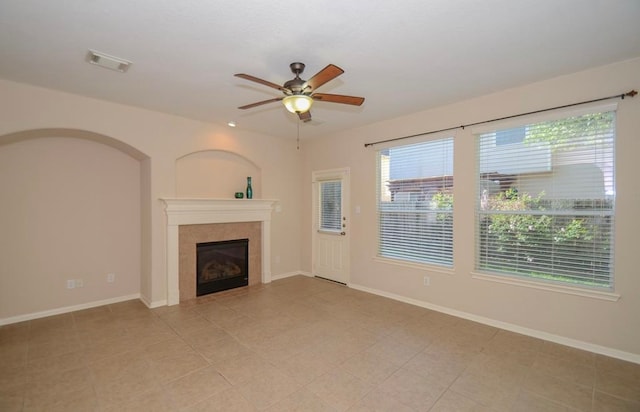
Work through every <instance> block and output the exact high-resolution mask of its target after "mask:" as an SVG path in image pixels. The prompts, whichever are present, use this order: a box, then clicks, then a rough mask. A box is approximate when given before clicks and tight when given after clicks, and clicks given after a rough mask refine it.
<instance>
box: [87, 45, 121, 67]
mask: <svg viewBox="0 0 640 412" xmlns="http://www.w3.org/2000/svg"><path fill="white" fill-rule="evenodd" d="M87 61H88V62H89V63H91V64H95V65H97V66H100V67H104V68H105V69H111V70H116V71H119V72H121V73H124V72H126V71H127V70H128V69H129V66H131V62H130V61H128V60H125V59H121V58H119V57H114V56H109V55H108V54H104V53H101V52H98V51H95V50H91V49H90V50H89V54H88V55H87Z"/></svg>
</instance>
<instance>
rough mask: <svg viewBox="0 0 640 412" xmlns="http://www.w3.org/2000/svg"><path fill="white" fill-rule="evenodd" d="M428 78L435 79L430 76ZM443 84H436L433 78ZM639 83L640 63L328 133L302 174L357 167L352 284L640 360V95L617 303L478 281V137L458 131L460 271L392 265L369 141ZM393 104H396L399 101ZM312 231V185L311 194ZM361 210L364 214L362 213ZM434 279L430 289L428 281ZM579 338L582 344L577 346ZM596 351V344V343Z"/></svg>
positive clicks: (626, 132) (619, 238)
mask: <svg viewBox="0 0 640 412" xmlns="http://www.w3.org/2000/svg"><path fill="white" fill-rule="evenodd" d="M427 81H429V80H428V79H427ZM433 81H437V79H433ZM639 87H640V59H636V60H633V61H628V62H622V63H619V64H616V65H612V66H607V67H601V68H596V69H593V70H589V71H585V72H581V73H577V74H572V75H568V76H564V77H561V78H557V79H553V80H549V81H545V82H541V83H536V84H531V85H528V86H525V87H520V88H515V89H510V90H506V91H503V92H499V93H496V94H492V95H488V96H483V97H479V98H476V99H472V100H467V101H463V102H460V103H456V104H452V105H448V106H443V107H439V108H435V109H433V110H427V111H424V112H420V113H416V114H412V115H408V116H406V117H403V118H396V119H392V120H388V121H383V122H380V123H377V124H372V125H369V126H367V127H363V128H359V129H356V130H350V131H347V132H343V133H339V134H335V135H332V136H327V137H326V138H324V139H319V140H314V141H313V142H308V143H306V144H305V145H304V147H303V151H304V154H305V160H304V165H303V172H302V174H303V176H305V177H307V178H308V179H310V177H311V173H312V171H314V170H323V169H332V168H338V167H350V168H351V193H350V195H351V205H352V210H351V216H352V219H351V279H350V283H351V284H352V285H353V286H356V287H363V288H368V289H371V290H375V291H377V292H378V293H386V294H392V295H395V296H396V297H400V298H403V299H413V300H416V301H418V302H421V303H423V304H425V305H427V306H428V305H432V306H437V307H439V308H441V309H445V310H450V311H454V312H456V311H457V312H458V313H464V314H467V315H469V316H470V317H479V318H482V319H484V320H490V321H494V322H495V323H496V324H499V323H500V322H503V323H505V324H508V325H510V326H512V329H516V330H517V329H520V330H522V331H527V332H530V331H534V332H536V333H537V334H538V335H539V336H543V337H544V336H547V337H553V338H554V339H557V338H560V339H565V340H566V342H569V343H576V342H578V343H585V344H586V347H591V348H595V349H598V347H604V348H608V349H612V350H613V352H612V353H616V352H615V351H620V352H621V356H623V357H626V358H632V359H634V360H635V361H637V362H640V318H639V317H638V316H639V314H640V276H638V263H637V262H638V260H637V249H638V248H637V234H638V233H640V219H639V218H638V210H639V208H638V205H639V204H640V185H639V184H638V180H637V176H638V160H637V157H638V154H639V153H640V137H639V136H640V132H639V131H640V97H636V98H635V99H625V100H624V101H622V102H620V105H619V109H618V140H617V200H616V202H617V203H616V208H617V210H616V212H617V226H616V254H615V267H616V269H615V279H616V292H617V293H618V294H620V295H621V298H620V299H619V300H618V301H616V302H610V301H605V300H599V299H594V298H591V297H582V296H575V295H569V294H563V293H558V292H552V291H544V290H539V289H532V288H527V287H522V286H515V285H508V284H502V283H496V282H491V281H487V280H478V279H473V278H472V277H471V272H472V271H473V261H474V256H473V253H474V252H473V251H474V243H473V238H474V201H475V194H474V190H473V188H474V187H475V186H474V182H475V180H474V179H475V164H476V163H475V157H474V150H475V145H474V139H473V136H472V134H471V133H472V132H471V130H469V129H468V128H467V129H465V130H457V131H455V132H454V133H455V153H454V161H455V165H454V173H455V179H456V185H455V199H456V203H455V209H454V214H455V215H454V218H455V227H454V248H455V262H454V270H452V271H450V272H442V271H436V270H431V269H428V268H410V267H406V266H399V265H393V264H388V263H383V262H380V261H378V260H375V259H374V256H375V255H376V210H375V201H376V172H375V171H376V149H375V148H365V147H364V144H365V143H367V142H374V141H377V140H383V139H389V138H394V137H400V136H406V135H413V134H417V133H421V132H426V131H429V130H438V129H443V128H447V127H452V126H456V125H460V124H468V123H473V122H477V121H482V120H486V119H492V118H498V117H503V116H507V115H511V114H516V113H522V112H528V111H533V110H537V109H541V108H547V107H552V106H558V105H563V104H567V103H572V102H577V101H583V100H590V99H595V98H599V97H604V96H609V95H614V94H619V93H623V92H626V91H629V90H630V89H633V88H636V89H637V88H639ZM391 104H392V103H391ZM303 193H304V201H303V205H302V207H303V210H304V220H303V224H302V227H303V228H310V227H311V223H310V219H311V188H310V185H306V187H305V188H304V189H303ZM356 207H360V210H361V213H359V214H357V213H355V210H356ZM303 242H304V243H303V248H302V252H303V256H302V265H303V266H302V268H303V270H305V271H309V272H311V271H312V267H311V266H312V263H311V262H312V255H311V231H310V230H305V233H304V236H303ZM425 275H429V276H430V280H431V286H429V287H425V286H424V285H423V278H424V276H425ZM572 340H573V341H572ZM590 345H591V346H590Z"/></svg>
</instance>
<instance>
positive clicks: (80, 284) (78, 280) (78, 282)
mask: <svg viewBox="0 0 640 412" xmlns="http://www.w3.org/2000/svg"><path fill="white" fill-rule="evenodd" d="M83 286H84V282H83V281H82V279H76V287H77V288H81V287H83Z"/></svg>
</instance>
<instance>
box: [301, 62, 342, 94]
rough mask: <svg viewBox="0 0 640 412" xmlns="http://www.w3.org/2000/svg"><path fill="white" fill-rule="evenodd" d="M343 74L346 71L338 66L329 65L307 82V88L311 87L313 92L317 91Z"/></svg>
mask: <svg viewBox="0 0 640 412" xmlns="http://www.w3.org/2000/svg"><path fill="white" fill-rule="evenodd" d="M342 73H344V70H342V69H341V68H339V67H338V66H336V65H333V64H329V65H328V66H327V67H325V68H324V69H322V70H320V71H319V72H318V73H316V75H315V76H313V77H312V78H310V79H309V80H307V86H311V90H315V89H317V88H318V87H320V86H322V85H323V84H325V83H326V82H328V81H330V80H333V79H335V78H336V77H338V76H340V75H341V74H342Z"/></svg>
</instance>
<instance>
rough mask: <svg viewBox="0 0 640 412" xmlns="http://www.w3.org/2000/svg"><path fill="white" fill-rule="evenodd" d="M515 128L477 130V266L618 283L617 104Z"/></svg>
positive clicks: (568, 280) (566, 280)
mask: <svg viewBox="0 0 640 412" xmlns="http://www.w3.org/2000/svg"><path fill="white" fill-rule="evenodd" d="M512 130H524V131H525V132H524V133H525V135H524V140H523V141H522V143H517V144H515V143H514V144H509V145H504V144H500V143H499V142H498V137H499V136H504V135H505V134H506V135H508V134H510V133H509V132H510V129H506V130H496V131H492V132H489V133H484V134H479V135H477V141H478V160H479V168H478V171H479V174H478V177H477V193H478V199H477V207H476V224H477V230H476V236H477V237H476V246H477V253H476V269H477V270H478V271H481V272H484V273H491V274H497V275H510V276H519V277H524V278H526V279H528V280H539V281H546V282H555V283H560V284H565V285H572V286H581V287H592V288H600V289H609V290H611V289H612V288H613V240H614V233H613V230H614V200H615V182H614V141H615V112H604V113H589V114H584V115H580V116H575V117H568V118H563V119H560V120H552V121H546V122H541V123H535V124H528V125H526V126H524V128H523V127H520V128H516V129H512ZM517 133H519V132H517Z"/></svg>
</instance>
